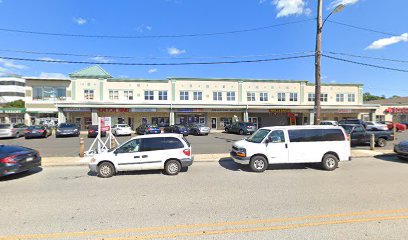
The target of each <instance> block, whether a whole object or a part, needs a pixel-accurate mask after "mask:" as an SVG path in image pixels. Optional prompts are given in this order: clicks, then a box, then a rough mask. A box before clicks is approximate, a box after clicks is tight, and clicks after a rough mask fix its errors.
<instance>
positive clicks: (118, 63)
mask: <svg viewBox="0 0 408 240" xmlns="http://www.w3.org/2000/svg"><path fill="white" fill-rule="evenodd" d="M307 57H314V54H309V55H300V56H292V57H281V58H267V59H256V60H236V61H215V62H182V63H130V62H92V61H68V60H45V59H33V58H16V57H3V56H0V59H8V60H15V61H29V62H46V63H70V64H89V65H93V64H100V65H123V66H181V65H217V64H238V63H257V62H271V61H281V60H289V59H298V58H307Z"/></svg>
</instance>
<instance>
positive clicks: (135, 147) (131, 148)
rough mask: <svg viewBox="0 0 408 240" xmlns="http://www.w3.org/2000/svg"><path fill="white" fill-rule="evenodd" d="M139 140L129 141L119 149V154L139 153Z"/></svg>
mask: <svg viewBox="0 0 408 240" xmlns="http://www.w3.org/2000/svg"><path fill="white" fill-rule="evenodd" d="M140 145H141V144H140V139H135V140H131V141H129V142H127V143H125V144H123V145H122V146H121V147H120V148H119V152H120V153H133V152H140Z"/></svg>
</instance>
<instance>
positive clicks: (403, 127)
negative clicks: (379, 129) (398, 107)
mask: <svg viewBox="0 0 408 240" xmlns="http://www.w3.org/2000/svg"><path fill="white" fill-rule="evenodd" d="M381 123H383V124H387V127H388V129H389V130H392V129H393V128H394V125H395V128H396V130H397V131H401V132H402V131H405V130H407V126H406V125H405V124H402V123H395V122H390V121H385V122H381Z"/></svg>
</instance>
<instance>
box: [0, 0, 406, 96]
mask: <svg viewBox="0 0 408 240" xmlns="http://www.w3.org/2000/svg"><path fill="white" fill-rule="evenodd" d="M340 2H344V3H349V4H348V5H347V7H346V8H345V9H344V10H343V11H342V12H340V13H338V14H336V15H332V16H331V18H330V19H331V20H334V21H338V22H343V23H348V24H353V25H357V26H362V27H367V28H372V29H376V30H379V31H383V32H388V33H392V34H395V36H394V37H391V36H387V35H383V34H379V33H373V32H367V31H362V30H357V29H352V28H348V27H344V26H340V25H337V24H333V23H330V22H327V23H326V25H325V26H324V31H323V51H334V52H344V53H350V54H357V55H364V56H371V57H381V58H393V59H403V60H407V61H408V34H407V32H408V25H407V24H406V23H407V22H408V15H407V14H406V9H408V1H406V0H388V1H378V0H333V1H331V0H330V1H329V0H325V1H324V13H323V14H324V16H327V14H329V13H330V11H331V9H330V6H331V5H333V4H338V3H340ZM316 5H317V1H316V0H272V1H271V0H245V1H236V0H235V1H234V0H222V1H221V0H206V1H198V0H149V1H142V0H140V1H130V0H129V1H125V0H122V1H97V0H89V1H83V0H82V1H79V0H69V1H68V0H59V1H54V0H0V28H9V29H19V30H31V31H42V32H58V33H74V34H89V35H137V36H146V35H163V34H188V33H208V32H223V31H231V30H239V29H246V28H254V27H260V26H267V25H273V24H281V23H287V22H293V21H299V20H303V19H309V18H313V17H315V16H316ZM315 28H316V26H315V22H314V21H308V22H302V23H298V24H292V25H286V26H280V27H276V28H270V29H267V30H262V31H256V32H247V33H240V34H230V35H218V36H206V37H186V38H158V39H157V38H156V39H95V38H72V37H56V36H39V35H29V34H18V33H10V32H4V31H0V39H1V40H0V43H1V45H0V50H4V49H6V50H7V49H8V50H10V49H14V50H30V51H38V52H67V53H78V54H89V55H95V56H98V55H116V56H135V57H140V59H115V58H101V57H96V58H92V57H67V56H54V55H47V54H42V55H31V54H21V53H13V52H4V51H0V56H3V57H4V56H8V57H24V58H34V59H58V60H77V61H95V62H106V61H108V62H151V63H152V62H180V61H197V60H189V59H187V60H177V59H175V58H177V57H204V56H205V57H207V56H208V57H216V56H247V55H264V54H284V53H294V52H307V51H313V50H314V48H315V31H316V30H315ZM375 41H377V42H375ZM370 45H371V47H369V46H370ZM146 57H159V58H163V59H155V60H151V59H144V58H146ZM277 57H279V56H277ZM169 58H170V59H169ZM261 58H262V57H261ZM344 58H347V59H350V60H355V61H361V62H366V63H370V64H376V65H383V66H387V67H394V68H400V69H407V70H408V63H395V62H386V61H379V60H372V59H359V58H352V57H344ZM215 60H217V59H205V60H202V59H201V60H200V61H215ZM84 67H87V65H84V64H56V63H35V62H25V61H10V60H4V59H0V74H6V73H18V74H22V75H26V76H40V75H42V76H51V75H57V76H58V75H61V74H63V75H65V76H66V75H68V74H69V73H72V72H74V71H76V70H79V69H82V68H84ZM102 67H103V68H104V69H106V70H107V71H108V72H109V73H111V75H113V76H115V77H133V78H148V79H162V78H165V77H217V78H222V77H229V78H263V79H302V80H308V81H311V82H313V81H314V59H313V58H307V59H295V60H286V61H279V62H276V61H274V62H264V63H247V64H231V65H211V66H157V67H148V66H113V65H109V66H104V65H102ZM322 76H323V77H322V78H323V82H327V83H331V82H336V83H363V84H364V85H365V91H369V92H371V93H374V94H379V95H382V94H385V95H387V96H392V95H394V94H396V95H404V96H407V95H408V87H407V80H408V73H403V72H396V71H389V70H381V69H376V68H370V67H365V66H360V65H354V64H350V63H343V62H338V61H335V60H330V59H325V58H323V60H322Z"/></svg>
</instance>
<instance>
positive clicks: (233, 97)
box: [227, 92, 235, 101]
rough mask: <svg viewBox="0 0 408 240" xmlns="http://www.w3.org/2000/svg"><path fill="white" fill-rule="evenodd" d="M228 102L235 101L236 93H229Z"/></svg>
mask: <svg viewBox="0 0 408 240" xmlns="http://www.w3.org/2000/svg"><path fill="white" fill-rule="evenodd" d="M227 101H235V92H227Z"/></svg>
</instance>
